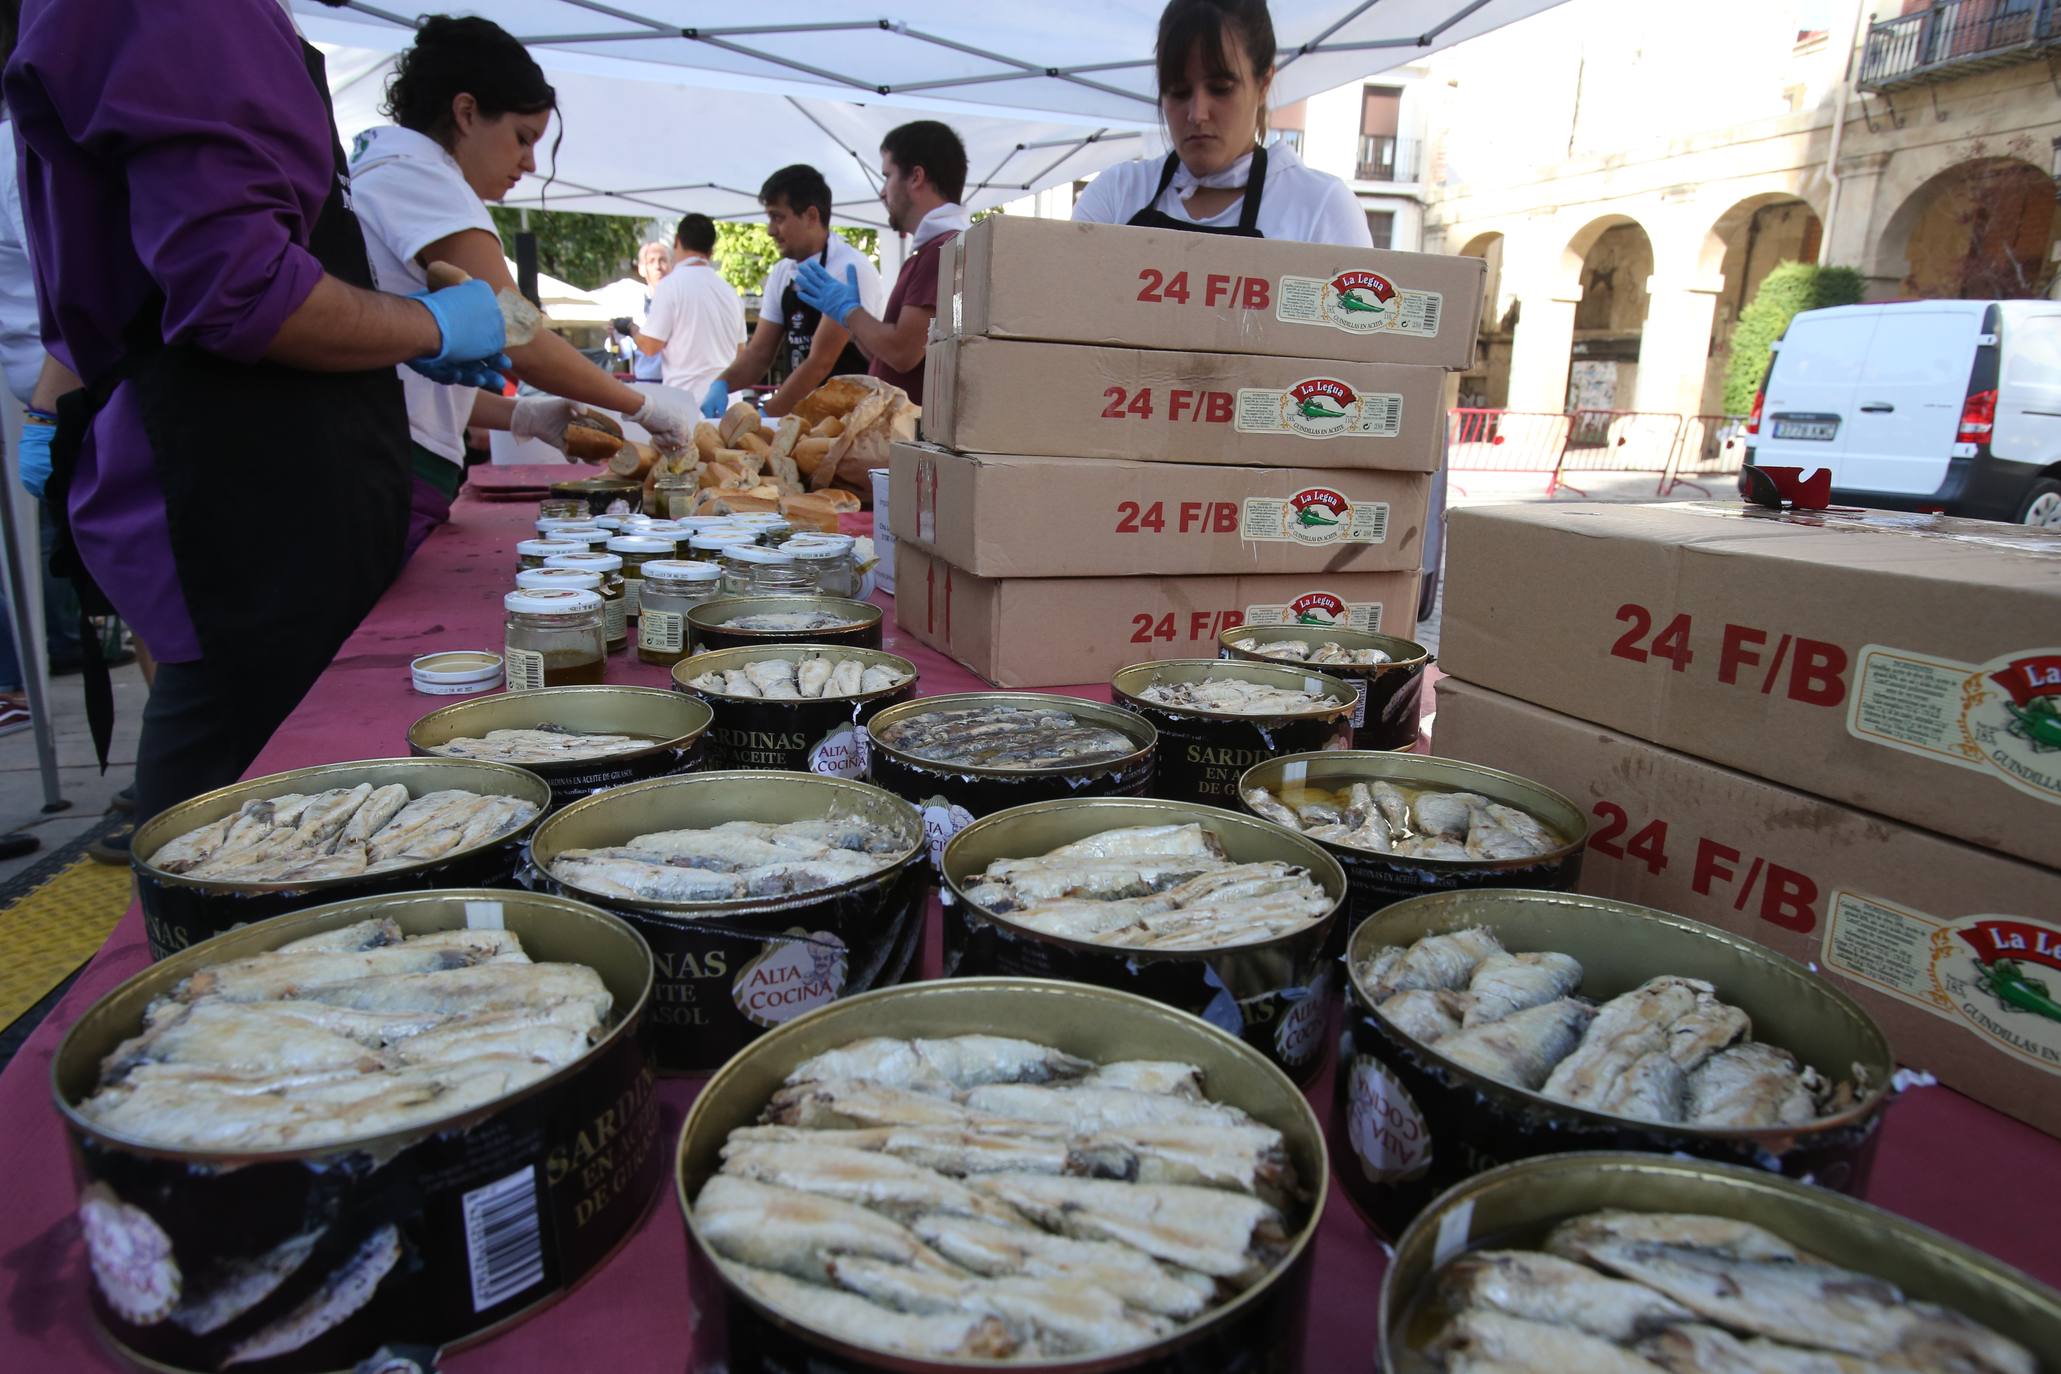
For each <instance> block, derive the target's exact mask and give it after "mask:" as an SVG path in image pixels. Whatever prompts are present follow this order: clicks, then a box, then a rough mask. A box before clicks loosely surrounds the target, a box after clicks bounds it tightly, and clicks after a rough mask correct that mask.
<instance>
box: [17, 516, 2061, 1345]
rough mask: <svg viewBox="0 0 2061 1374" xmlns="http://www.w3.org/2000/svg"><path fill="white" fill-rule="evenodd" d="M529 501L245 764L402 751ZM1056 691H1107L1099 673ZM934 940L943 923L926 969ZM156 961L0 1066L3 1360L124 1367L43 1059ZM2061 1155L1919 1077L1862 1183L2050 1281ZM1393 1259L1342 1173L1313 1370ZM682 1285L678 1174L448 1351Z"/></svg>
mask: <svg viewBox="0 0 2061 1374" xmlns="http://www.w3.org/2000/svg"><path fill="white" fill-rule="evenodd" d="M534 518H535V514H534V510H533V509H532V508H531V507H529V506H528V505H525V504H522V503H511V504H506V505H502V504H488V503H484V502H481V501H478V500H474V499H471V498H461V499H460V501H459V502H458V504H457V506H456V507H455V509H454V511H453V513H452V522H451V524H450V525H449V526H447V527H446V528H444V529H441V530H439V531H437V532H436V533H435V534H434V535H432V536H431V537H430V539H429V542H428V543H427V544H425V545H424V546H423V548H422V550H421V552H419V553H418V554H417V555H416V556H415V561H414V562H413V563H412V564H410V565H409V567H408V569H407V571H406V573H405V574H403V576H402V577H401V579H400V581H399V582H397V583H396V584H395V585H394V587H393V589H392V590H391V591H389V592H388V593H387V595H386V597H385V599H384V600H382V601H381V602H380V604H379V606H378V607H377V608H376V609H375V610H374V611H373V613H372V614H371V616H370V617H368V618H367V620H366V622H365V624H364V625H363V626H361V627H360V628H359V630H358V633H357V634H356V635H354V636H353V637H352V638H351V640H350V642H349V643H347V644H346V645H345V646H344V648H343V650H342V652H340V653H339V654H338V655H337V658H336V663H335V665H334V666H333V667H332V668H331V669H330V670H329V672H328V673H327V674H326V675H325V676H324V677H323V678H322V680H321V681H320V682H319V683H318V684H316V686H315V689H314V690H313V691H312V692H310V693H309V694H308V697H307V699H306V700H305V701H303V702H302V703H301V705H300V708H299V709H298V710H297V711H296V712H295V713H294V715H293V717H292V718H291V719H290V720H288V721H287V723H286V724H285V726H283V727H282V728H281V729H280V731H279V733H278V734H277V735H276V736H274V738H273V740H272V742H271V744H270V745H269V746H268V747H267V748H266V750H265V752H264V753H263V754H262V755H260V756H259V758H258V760H257V762H256V763H255V764H253V765H252V767H251V770H250V772H251V775H252V776H256V775H259V774H264V773H273V772H278V771H280V770H282V769H287V768H299V767H302V766H305V765H308V764H314V763H329V762H334V761H338V760H342V759H354V758H378V757H382V756H390V755H398V754H403V753H405V752H406V746H405V744H404V743H403V732H404V731H405V730H406V728H407V725H408V723H409V722H410V721H412V720H414V719H415V718H416V717H417V716H419V715H421V714H423V713H424V712H425V711H426V710H428V709H430V707H431V706H433V705H434V703H433V702H432V701H430V700H429V699H428V698H425V697H421V696H417V695H416V694H415V693H414V692H413V690H412V689H411V688H410V687H409V685H408V661H409V660H410V659H411V658H414V657H415V656H416V655H418V654H422V653H425V652H428V651H430V650H433V649H451V648H493V647H498V645H499V643H500V638H499V636H500V603H501V596H502V593H503V591H504V590H505V589H506V588H507V586H508V585H509V582H510V580H511V568H512V564H513V555H512V553H511V552H510V550H511V548H512V546H513V544H514V542H515V540H516V539H517V538H519V537H521V534H522V532H524V531H527V530H528V528H529V526H530V523H531V521H532V520H533V519H534ZM861 528H863V526H861ZM855 532H856V531H855ZM883 600H885V598H883ZM886 647H887V648H889V649H891V650H893V651H894V652H896V653H899V654H902V655H903V656H905V657H907V658H909V659H911V660H913V661H914V662H915V663H916V665H917V667H918V668H919V669H920V671H921V674H922V678H921V686H922V689H923V690H924V691H925V692H926V693H938V692H953V691H968V690H975V689H977V688H979V687H980V686H981V684H980V683H979V681H978V680H977V679H976V678H975V677H974V676H973V675H972V674H971V673H970V672H968V671H967V670H966V669H964V668H962V667H960V666H959V665H958V664H956V663H952V662H950V661H948V660H946V659H944V658H943V657H941V656H940V655H938V654H936V653H933V652H932V651H930V650H928V649H926V648H924V647H922V646H921V645H918V644H915V643H914V642H912V641H911V640H909V639H908V637H907V636H904V635H902V634H900V633H899V632H898V631H897V630H896V629H895V627H894V623H893V617H892V615H890V617H889V620H888V624H887V631H886ZM608 680H609V681H611V682H624V683H641V684H648V685H652V686H658V685H662V684H664V683H665V682H666V681H667V675H666V673H665V672H664V671H662V670H660V669H657V668H653V667H650V666H648V665H645V664H641V663H639V662H637V660H636V659H635V657H634V656H622V655H618V656H617V657H615V658H613V659H611V660H610V663H609V673H608ZM1061 690H1074V691H1077V692H1079V693H1080V694H1081V695H1095V696H1099V697H1100V698H1101V699H1103V700H1107V698H1108V689H1107V687H1106V686H1098V687H1092V688H1091V687H1081V688H1076V689H1061ZM934 914H935V913H933V916H934ZM936 945H937V941H936V931H935V929H933V930H932V938H931V952H930V968H931V971H932V972H935V969H936V958H937V954H936ZM146 962H148V958H147V955H146V953H145V950H144V945H143V931H142V921H141V918H140V917H139V916H138V914H137V913H136V912H135V911H134V910H131V911H130V913H129V915H128V916H127V917H125V918H124V919H123V921H122V923H121V924H120V925H119V926H118V927H117V928H116V930H115V932H114V934H113V935H112V936H111V937H110V938H109V940H108V942H107V946H106V948H104V949H103V950H102V951H101V952H100V954H99V955H98V956H96V957H95V959H94V960H93V962H92V964H91V965H90V966H89V967H88V968H87V970H86V972H85V973H84V975H82V976H81V977H80V979H79V981H78V982H77V983H76V984H75V985H74V986H73V987H72V989H71V991H70V993H69V994H68V995H67V996H66V997H65V998H64V999H63V1001H62V1002H60V1003H59V1005H58V1007H57V1009H56V1011H55V1012H53V1013H52V1015H51V1016H50V1017H49V1019H48V1020H47V1021H45V1022H44V1023H43V1025H42V1026H41V1028H39V1029H38V1030H37V1031H36V1033H35V1034H34V1035H33V1036H32V1037H31V1038H30V1039H29V1041H28V1043H27V1045H26V1046H25V1047H24V1048H23V1050H22V1052H21V1053H20V1054H19V1055H17V1056H16V1057H15V1059H14V1061H13V1063H11V1064H10V1065H9V1066H8V1067H7V1070H6V1072H5V1073H4V1074H0V1122H4V1123H5V1129H4V1131H0V1179H4V1180H5V1186H4V1188H0V1311H4V1312H5V1314H6V1325H5V1330H4V1332H0V1369H15V1370H37V1371H43V1370H52V1371H54V1370H65V1371H73V1370H97V1369H119V1368H121V1367H122V1366H121V1365H119V1364H118V1363H117V1362H116V1361H115V1360H113V1359H112V1358H111V1357H110V1356H108V1355H107V1354H106V1353H105V1352H103V1351H102V1349H101V1348H100V1346H99V1345H98V1343H97V1342H96V1340H95V1337H94V1334H93V1329H92V1325H91V1322H90V1320H89V1319H88V1316H87V1311H86V1304H85V1302H84V1299H83V1292H82V1290H83V1285H84V1284H85V1282H86V1275H85V1266H84V1260H83V1251H82V1250H81V1247H80V1244H79V1240H78V1231H77V1227H76V1225H75V1224H74V1222H73V1220H72V1186H71V1180H70V1170H69V1164H68V1162H67V1160H66V1157H65V1141H64V1134H63V1131H62V1130H61V1128H60V1126H59V1123H58V1119H57V1117H56V1115H55V1113H54V1112H53V1111H52V1110H51V1107H50V1102H49V1096H50V1086H49V1074H50V1059H51V1055H52V1053H53V1051H54V1050H55V1049H56V1046H57V1042H58V1039H59V1038H60V1036H61V1035H62V1034H63V1032H64V1030H65V1029H66V1028H67V1027H69V1026H70V1025H71V1023H72V1022H73V1021H75V1020H76V1019H77V1018H78V1017H79V1015H80V1014H81V1013H82V1012H84V1011H85V1010H86V1008H87V1007H88V1006H90V1005H91V1004H92V1003H93V1002H94V1001H95V1000H96V999H97V998H99V997H100V996H101V995H103V994H104V993H106V992H107V991H108V990H109V989H110V988H112V987H114V986H115V984H117V983H118V982H120V981H121V980H122V979H124V978H126V977H128V976H129V975H130V974H132V973H135V972H136V971H137V970H138V969H141V968H142V967H143V966H144V964H145V963H146ZM697 1087H698V1080H697V1081H685V1080H673V1081H668V1082H667V1083H666V1084H665V1086H664V1088H663V1090H662V1092H663V1102H664V1108H665V1111H666V1114H667V1130H668V1132H669V1133H671V1132H676V1131H677V1130H678V1127H679V1123H680V1120H681V1118H682V1117H683V1115H684V1114H685V1112H686V1109H687V1106H688V1104H689V1103H691V1102H692V1101H693V1098H694V1093H695V1091H696V1088H697ZM1310 1100H1311V1101H1312V1103H1314V1104H1315V1106H1316V1108H1317V1110H1318V1112H1319V1113H1320V1114H1322V1115H1325V1116H1328V1115H1329V1113H1330V1106H1331V1076H1330V1073H1329V1072H1328V1071H1327V1072H1326V1073H1325V1074H1324V1076H1323V1077H1321V1078H1320V1079H1318V1081H1317V1082H1316V1083H1315V1084H1313V1085H1312V1087H1311V1088H1310ZM1971 1166H1973V1169H1972V1172H1971ZM2057 1168H2061V1144H2057V1143H2056V1142H2055V1141H2053V1140H2051V1139H2049V1138H2047V1137H2046V1136H2043V1135H2041V1134H2040V1133H2039V1132H2037V1131H2034V1130H2033V1129H2031V1128H2030V1127H2028V1126H2023V1125H2020V1124H2019V1123H2017V1122H2015V1121H2012V1120H2010V1119H2009V1118H2007V1117H2005V1116H2002V1115H2000V1114H1998V1113H1996V1112H1993V1111H1990V1110H1989V1109H1987V1108H1985V1107H1982V1106H1980V1105H1978V1104H1976V1103H1974V1102H1971V1101H1969V1100H1968V1099H1967V1098H1964V1097H1962V1096H1960V1095H1959V1094H1958V1093H1954V1092H1950V1091H1948V1090H1947V1089H1945V1088H1937V1087H1931V1088H1920V1089H1916V1090H1914V1091H1911V1092H1909V1093H1907V1094H1905V1095H1904V1097H1903V1098H1902V1100H1900V1101H1898V1102H1897V1103H1895V1104H1894V1105H1893V1106H1892V1108H1891V1109H1890V1113H1889V1118H1888V1122H1887V1124H1886V1126H1885V1128H1884V1131H1883V1136H1882V1143H1881V1151H1880V1154H1879V1155H1878V1157H1877V1160H1876V1165H1875V1175H1874V1181H1873V1186H1872V1187H1871V1188H1870V1190H1869V1198H1870V1200H1871V1201H1873V1202H1875V1203H1877V1204H1879V1205H1881V1206H1884V1207H1887V1208H1889V1209H1891V1210H1892V1211H1896V1212H1899V1213H1902V1214H1903V1215H1904V1216H1907V1217H1910V1218H1912V1219H1914V1220H1916V1221H1919V1222H1922V1223H1923V1224H1925V1225H1927V1226H1932V1227H1935V1228H1937V1229H1939V1230H1941V1231H1944V1232H1946V1233H1947V1234H1948V1235H1951V1236H1955V1237H1957V1238H1959V1239H1961V1240H1964V1241H1967V1242H1969V1243H1970V1244H1973V1245H1976V1246H1979V1247H1980V1248H1982V1249H1984V1250H1987V1251H1989V1252H1991V1253H1992V1254H1995V1255H1997V1256H1999V1257H2000V1258H2002V1259H2003V1260H2005V1261H2007V1262H2008V1263H2011V1264H2014V1265H2017V1266H2019V1267H2021V1268H2023V1269H2025V1270H2026V1271H2027V1272H2029V1273H2031V1274H2033V1275H2035V1276H2036V1277H2038V1278H2040V1279H2042V1280H2044V1281H2045V1282H2048V1283H2056V1282H2061V1247H2057V1246H2056V1245H2055V1244H2054V1242H2053V1234H2054V1227H2053V1224H2052V1212H2053V1209H2052V1207H2051V1206H2045V1207H2043V1206H2041V1205H2040V1204H2038V1203H2037V1202H2034V1203H2033V1205H2032V1206H2030V1207H2028V1206H2027V1204H2026V1199H2027V1198H2033V1199H2036V1198H2038V1197H2042V1196H2045V1195H2046V1194H2045V1192H2044V1191H2043V1190H2042V1189H2041V1188H2040V1187H2039V1186H2037V1185H2034V1186H2032V1187H2031V1188H2029V1189H2027V1188H2024V1187H1987V1186H1983V1184H1982V1182H1981V1181H1982V1180H1984V1179H2018V1180H2038V1179H2046V1178H2050V1177H2052V1176H2053V1175H2054V1174H2055V1172H2056V1171H2057ZM1383 1264H1384V1257H1383V1253H1382V1249H1381V1246H1380V1245H1379V1244H1378V1243H1377V1242H1376V1241H1375V1240H1374V1239H1373V1237H1372V1236H1371V1235H1370V1234H1369V1232H1368V1231H1367V1229H1366V1227H1365V1226H1363V1225H1362V1224H1361V1223H1360V1221H1359V1219H1358V1217H1357V1216H1355V1215H1354V1213H1353V1212H1352V1210H1351V1209H1350V1207H1349V1206H1348V1205H1347V1204H1346V1202H1345V1199H1344V1197H1343V1196H1342V1195H1340V1194H1338V1193H1337V1192H1335V1191H1334V1193H1333V1195H1332V1198H1331V1201H1330V1205H1329V1207H1328V1208H1327V1209H1326V1211H1325V1214H1324V1218H1323V1223H1322V1230H1321V1232H1320V1235H1319V1239H1318V1248H1317V1259H1316V1281H1315V1289H1314V1293H1313V1298H1312V1303H1311V1309H1310V1326H1309V1333H1308V1335H1309V1339H1308V1358H1307V1360H1306V1361H1305V1364H1306V1367H1307V1368H1308V1369H1310V1370H1312V1371H1320V1370H1321V1371H1331V1370H1352V1369H1365V1368H1368V1367H1369V1366H1370V1362H1371V1359H1372V1351H1373V1348H1374V1339H1375V1327H1376V1317H1377V1311H1376V1307H1377V1297H1378V1294H1379V1291H1380V1284H1381V1274H1382V1268H1383ZM686 1284H687V1279H686V1239H685V1232H684V1231H683V1229H682V1227H681V1224H680V1218H679V1214H678V1209H677V1206H676V1204H675V1203H674V1201H673V1196H672V1192H671V1188H670V1185H668V1187H667V1189H666V1191H665V1193H664V1195H663V1196H661V1197H660V1198H659V1200H658V1203H657V1205H656V1206H655V1207H654V1208H653V1210H652V1213H651V1215H650V1217H649V1218H648V1219H647V1220H646V1222H645V1223H644V1225H643V1227H642V1228H641V1229H640V1230H639V1231H638V1232H637V1234H636V1235H635V1236H634V1237H633V1238H632V1239H631V1241H630V1243H629V1244H628V1245H627V1246H626V1247H625V1248H624V1249H623V1251H622V1252H621V1253H620V1254H618V1255H617V1256H616V1257H615V1259H614V1260H613V1261H611V1262H610V1263H609V1265H608V1266H607V1267H606V1268H605V1269H603V1270H602V1271H601V1272H600V1273H599V1274H598V1275H597V1276H596V1277H595V1278H594V1279H593V1280H591V1281H590V1282H589V1283H587V1284H586V1285H585V1286H584V1287H582V1288H581V1289H579V1290H578V1291H576V1292H575V1293H574V1294H573V1295H572V1296H571V1297H570V1298H568V1299H567V1300H566V1301H564V1302H561V1303H559V1304H558V1305H557V1306H555V1307H553V1308H551V1309H550V1310H549V1311H547V1312H545V1313H543V1314H541V1315H540V1316H538V1317H536V1318H535V1319H533V1320H531V1321H529V1322H527V1323H525V1324H524V1325H522V1326H520V1327H518V1328H517V1329H515V1330H514V1331H512V1332H510V1333H508V1334H506V1335H504V1336H502V1337H500V1338H498V1339H496V1340H494V1341H491V1342H488V1343H487V1344H485V1345H482V1346H479V1347H476V1348H474V1349H472V1350H467V1351H463V1352H460V1353H458V1354H456V1355H453V1356H451V1357H449V1358H448V1359H447V1360H446V1361H445V1362H444V1367H445V1368H447V1369H449V1370H453V1371H458V1374H485V1372H486V1371H493V1374H526V1371H530V1370H536V1371H549V1370H563V1369H619V1370H635V1371H642V1370H678V1369H679V1368H681V1365H682V1361H683V1358H684V1356H683V1352H684V1351H685V1349H686V1340H687V1320H688V1315H687V1314H688V1308H687V1304H686V1302H685V1297H686Z"/></svg>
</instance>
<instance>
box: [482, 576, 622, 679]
mask: <svg viewBox="0 0 2061 1374" xmlns="http://www.w3.org/2000/svg"><path fill="white" fill-rule="evenodd" d="M501 605H502V608H503V609H504V610H506V611H507V613H508V616H507V620H506V623H505V625H504V632H505V636H506V647H505V648H504V649H503V650H502V654H501V656H502V658H503V659H504V660H506V662H507V675H508V676H507V681H508V690H509V691H511V692H520V691H527V690H530V689H532V688H536V687H569V686H573V685H575V684H591V683H597V682H600V681H601V675H602V668H603V664H604V662H605V661H606V659H607V657H608V645H607V644H606V643H605V642H604V641H603V638H602V635H603V630H602V627H601V593H599V592H593V591H575V590H573V589H571V588H569V587H567V588H559V587H535V588H531V587H524V588H521V589H519V590H516V591H512V592H510V593H508V595H506V596H504V597H503V598H501Z"/></svg>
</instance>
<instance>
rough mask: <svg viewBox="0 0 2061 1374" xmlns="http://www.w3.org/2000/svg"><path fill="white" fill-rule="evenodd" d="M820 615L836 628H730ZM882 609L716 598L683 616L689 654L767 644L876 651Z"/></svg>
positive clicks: (794, 599)
mask: <svg viewBox="0 0 2061 1374" xmlns="http://www.w3.org/2000/svg"><path fill="white" fill-rule="evenodd" d="M802 611H822V612H824V613H826V614H829V615H834V616H837V617H838V620H839V623H838V624H836V625H832V626H830V627H828V628H826V629H817V630H741V629H738V628H736V627H735V626H733V625H732V624H731V623H730V622H732V621H734V620H741V619H743V618H744V617H746V616H752V615H768V614H786V613H789V612H802ZM880 619H881V616H880V607H878V606H876V605H874V604H873V603H872V602H870V601H848V600H846V599H845V598H844V597H841V596H719V597H716V598H715V599H714V600H711V601H704V602H702V603H701V604H700V605H698V606H695V607H692V608H691V609H690V610H689V611H688V612H687V636H688V649H689V651H690V652H692V653H700V652H702V651H703V650H711V651H713V650H716V649H746V648H752V647H754V646H758V645H765V644H848V645H850V646H852V647H853V648H858V649H878V648H879V647H880Z"/></svg>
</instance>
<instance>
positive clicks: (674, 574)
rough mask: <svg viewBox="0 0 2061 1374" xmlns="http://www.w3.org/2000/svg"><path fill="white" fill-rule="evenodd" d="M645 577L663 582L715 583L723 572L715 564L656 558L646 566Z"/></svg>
mask: <svg viewBox="0 0 2061 1374" xmlns="http://www.w3.org/2000/svg"><path fill="white" fill-rule="evenodd" d="M644 575H645V576H646V577H655V578H657V579H658V580H659V581H661V582H713V581H715V580H716V579H717V578H719V577H721V576H722V575H723V570H722V569H721V568H719V567H717V566H716V565H715V564H713V563H696V562H692V561H690V560H688V559H684V558H654V559H652V560H651V561H650V562H649V563H646V564H645V565H644Z"/></svg>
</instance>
